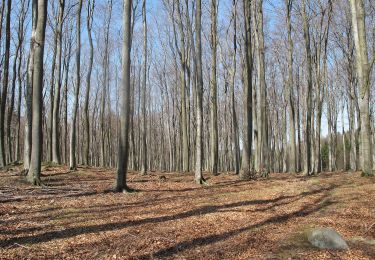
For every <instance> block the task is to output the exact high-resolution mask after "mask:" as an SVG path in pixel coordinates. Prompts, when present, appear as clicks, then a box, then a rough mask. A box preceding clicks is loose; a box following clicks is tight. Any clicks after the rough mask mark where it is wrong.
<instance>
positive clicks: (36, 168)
mask: <svg viewBox="0 0 375 260" xmlns="http://www.w3.org/2000/svg"><path fill="white" fill-rule="evenodd" d="M47 5H48V1H47V0H33V13H35V14H36V17H37V19H36V26H35V38H34V40H35V43H36V44H34V46H33V50H31V51H33V52H34V54H33V56H34V58H33V60H34V61H33V64H32V66H33V75H32V79H33V81H32V82H33V83H32V86H33V89H32V97H33V100H32V145H31V159H30V168H29V171H28V173H27V181H28V182H30V183H31V184H34V185H40V184H41V181H40V168H41V159H42V102H43V101H42V94H43V57H44V40H45V32H46V20H47ZM33 22H34V20H33ZM33 27H34V25H33Z"/></svg>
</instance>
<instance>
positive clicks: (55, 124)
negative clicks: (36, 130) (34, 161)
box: [52, 0, 65, 164]
mask: <svg viewBox="0 0 375 260" xmlns="http://www.w3.org/2000/svg"><path fill="white" fill-rule="evenodd" d="M64 7H65V0H60V1H59V17H58V21H57V28H56V39H57V41H56V56H57V66H56V73H57V79H56V83H57V85H56V88H55V93H54V100H53V114H52V161H53V162H54V163H57V164H60V163H61V156H60V145H59V144H60V142H59V133H60V132H59V121H60V120H59V115H60V91H61V83H62V80H61V56H62V54H61V53H62V51H61V49H62V26H63V22H64Z"/></svg>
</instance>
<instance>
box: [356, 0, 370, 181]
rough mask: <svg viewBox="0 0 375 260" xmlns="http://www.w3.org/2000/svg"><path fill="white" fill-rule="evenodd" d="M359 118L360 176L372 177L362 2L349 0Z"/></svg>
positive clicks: (368, 84)
mask: <svg viewBox="0 0 375 260" xmlns="http://www.w3.org/2000/svg"><path fill="white" fill-rule="evenodd" d="M350 7H351V14H352V26H353V35H354V45H355V50H356V64H357V66H356V68H357V77H358V86H359V106H360V117H361V145H360V151H361V168H362V175H364V176H372V175H374V174H373V172H372V143H371V128H370V113H369V110H370V103H369V102H370V66H369V61H368V54H367V40H366V27H365V26H366V25H365V24H366V23H365V10H364V3H363V0H350Z"/></svg>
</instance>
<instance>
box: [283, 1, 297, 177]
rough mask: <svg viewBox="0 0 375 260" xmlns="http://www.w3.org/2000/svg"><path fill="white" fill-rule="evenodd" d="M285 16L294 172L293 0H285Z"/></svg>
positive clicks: (295, 158)
mask: <svg viewBox="0 0 375 260" xmlns="http://www.w3.org/2000/svg"><path fill="white" fill-rule="evenodd" d="M285 4H286V10H287V16H286V23H287V27H288V86H287V91H286V95H287V97H286V98H287V104H288V113H289V124H288V126H289V142H290V148H291V149H290V165H289V172H292V173H295V172H296V167H297V155H296V122H295V112H294V102H293V49H294V46H293V40H292V22H291V12H292V6H293V0H285Z"/></svg>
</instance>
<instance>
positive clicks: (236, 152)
mask: <svg viewBox="0 0 375 260" xmlns="http://www.w3.org/2000/svg"><path fill="white" fill-rule="evenodd" d="M236 1H237V0H233V11H232V12H233V70H232V80H231V81H232V82H231V87H230V95H231V97H230V103H231V111H232V132H233V133H232V143H233V146H234V151H233V155H234V172H235V173H236V174H239V173H240V145H239V134H238V122H237V113H236V102H235V94H234V88H235V84H236V70H237V68H236V67H237V57H236V56H237V2H236ZM250 87H251V86H250Z"/></svg>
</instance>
